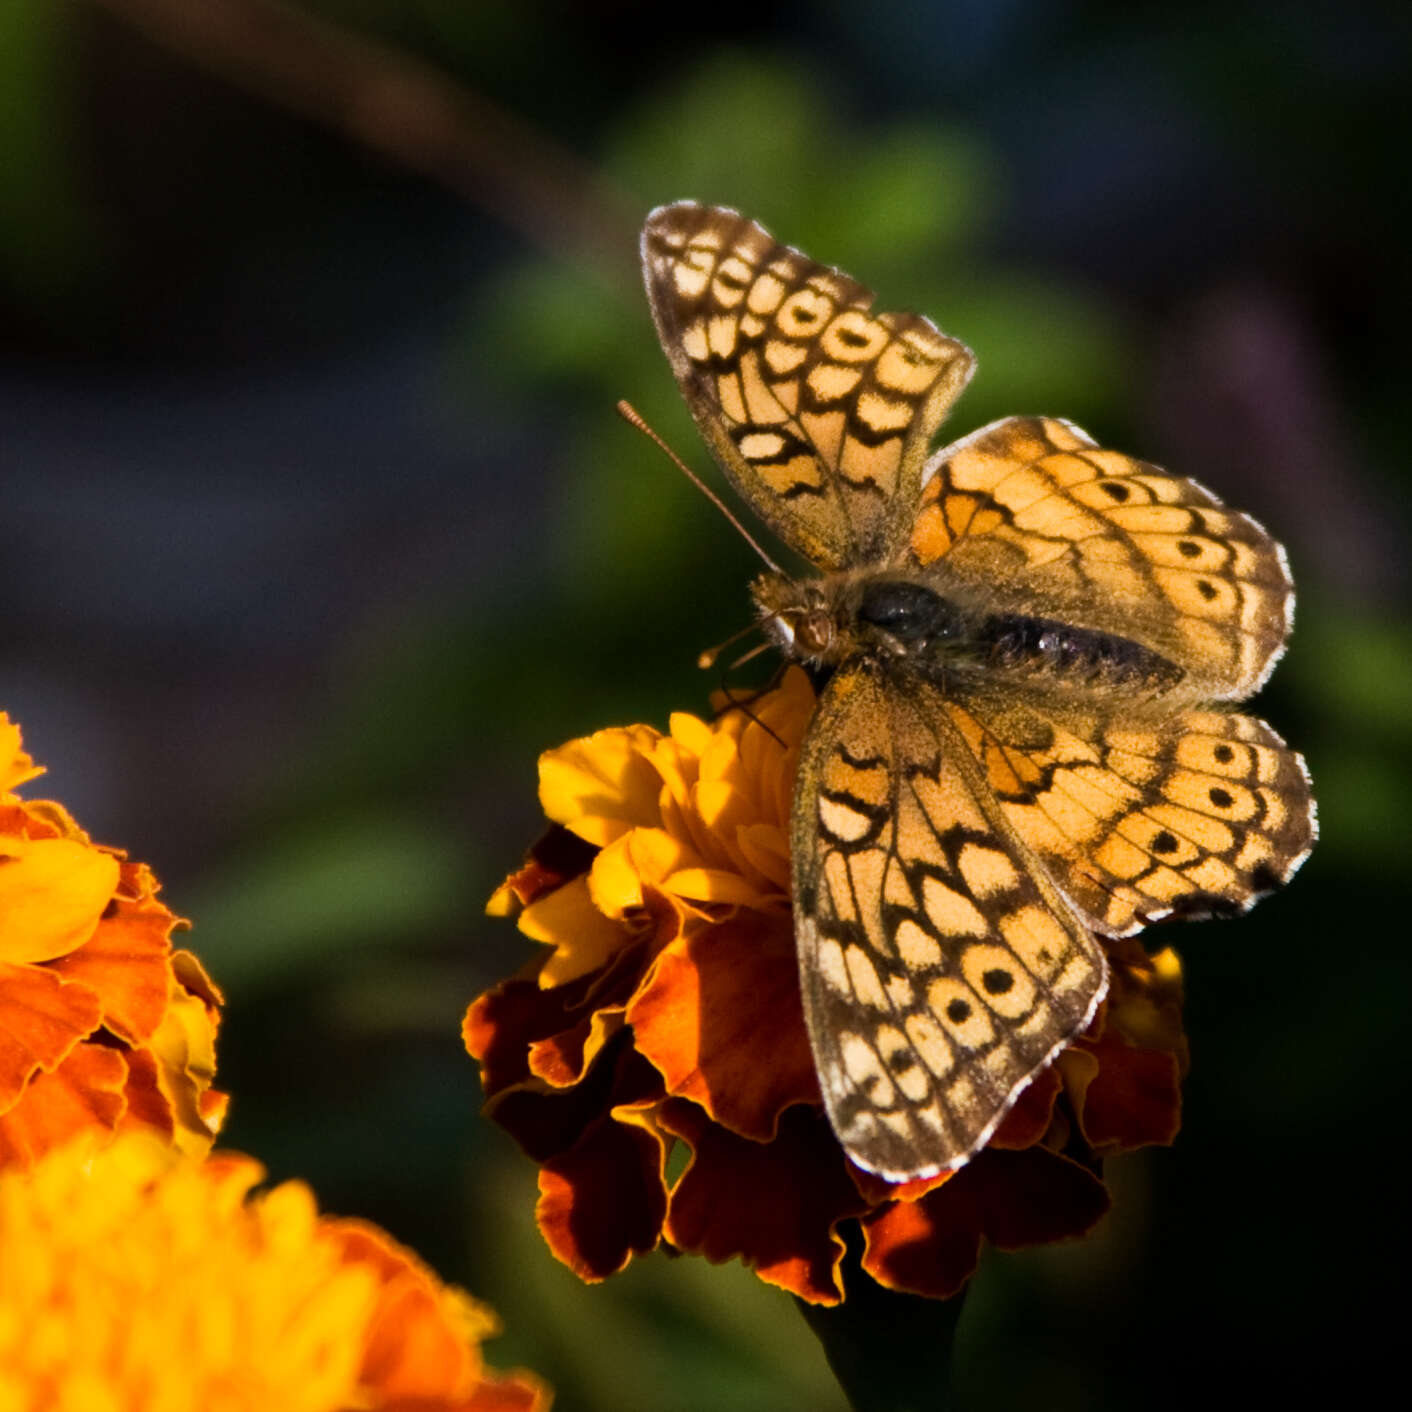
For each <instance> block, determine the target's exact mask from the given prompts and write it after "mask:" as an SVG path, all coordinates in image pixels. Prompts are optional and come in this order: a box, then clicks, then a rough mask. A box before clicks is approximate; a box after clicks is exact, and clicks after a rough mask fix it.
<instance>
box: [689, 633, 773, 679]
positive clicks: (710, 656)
mask: <svg viewBox="0 0 1412 1412" xmlns="http://www.w3.org/2000/svg"><path fill="white" fill-rule="evenodd" d="M759 630H760V624H759V623H746V625H745V626H744V627H743V628H741V630H740V631H739V632H733V633H732V634H731V635H730V636H729V637H728V638H727V639H726V640H725V641H724V642H718V643H717V644H716V645H715V646H714V647H708V648H707V649H706V650H705V651H704V652H703V653H701V655H700V656H699V657H697V659H696V665H697V666H698V667H700V668H701V670H702V671H703V672H709V671H710V670H711V668H712V667H714V666H715V665H716V660H717V658H719V657H720V655H721V653H722V652H724V651H725V650H726V648H727V647H730V646H732V645H734V644H735V643H737V642H739V641H740V639H741V638H743V637H748V636H749V635H750V634H751V633H752V632H758V631H759ZM733 665H737V664H733Z"/></svg>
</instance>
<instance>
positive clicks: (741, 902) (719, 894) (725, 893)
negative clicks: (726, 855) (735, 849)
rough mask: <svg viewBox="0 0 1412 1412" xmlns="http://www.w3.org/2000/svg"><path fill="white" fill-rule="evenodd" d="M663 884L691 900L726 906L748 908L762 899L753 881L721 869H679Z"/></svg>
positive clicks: (673, 892)
mask: <svg viewBox="0 0 1412 1412" xmlns="http://www.w3.org/2000/svg"><path fill="white" fill-rule="evenodd" d="M662 887H663V888H664V889H665V890H666V891H667V892H670V893H672V894H673V895H675V896H677V897H683V898H686V899H688V900H689V901H692V902H702V903H705V902H709V903H718V904H720V905H722V906H728V907H749V906H751V905H754V904H758V903H760V902H761V901H763V898H762V897H761V895H760V889H759V887H758V886H757V885H756V884H755V883H753V882H751V881H750V880H749V879H747V878H744V877H742V876H741V875H740V874H739V873H738V872H737V873H732V872H727V871H726V870H725V869H724V868H679V869H678V870H677V871H676V872H675V873H673V874H672V875H671V877H669V878H668V879H667V880H666V881H665V882H664V883H663V884H662Z"/></svg>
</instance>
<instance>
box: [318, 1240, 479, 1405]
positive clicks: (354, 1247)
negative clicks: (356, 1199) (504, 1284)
mask: <svg viewBox="0 0 1412 1412" xmlns="http://www.w3.org/2000/svg"><path fill="white" fill-rule="evenodd" d="M321 1229H322V1231H323V1233H324V1234H325V1235H327V1236H328V1237H329V1238H331V1239H332V1240H333V1241H334V1243H335V1244H336V1245H337V1246H338V1247H339V1248H340V1250H341V1251H342V1255H343V1259H344V1261H345V1263H347V1264H349V1265H363V1266H367V1267H369V1268H370V1269H372V1270H373V1271H375V1272H376V1274H377V1278H378V1295H377V1305H376V1307H375V1310H374V1313H373V1317H372V1322H371V1324H370V1326H369V1328H368V1331H367V1334H366V1338H365V1344H366V1348H365V1352H364V1355H363V1366H362V1371H361V1373H360V1375H359V1382H360V1383H361V1384H362V1385H363V1386H364V1387H366V1388H368V1389H369V1390H371V1391H373V1392H375V1393H376V1394H377V1396H378V1405H385V1404H388V1403H391V1404H396V1403H400V1402H409V1403H416V1402H421V1403H423V1404H426V1405H431V1406H438V1407H439V1406H442V1405H445V1404H446V1403H455V1402H459V1401H460V1400H461V1399H463V1398H465V1397H466V1396H467V1395H468V1394H469V1393H470V1391H471V1389H472V1387H473V1385H474V1383H475V1381H476V1379H477V1377H478V1376H479V1374H480V1371H481V1360H480V1357H479V1350H478V1349H477V1348H476V1344H475V1341H476V1340H479V1339H481V1338H488V1337H490V1336H492V1335H493V1334H495V1333H498V1332H499V1323H498V1320H496V1319H495V1317H494V1316H493V1315H491V1314H490V1312H489V1310H486V1309H484V1308H483V1306H475V1305H473V1302H472V1301H471V1300H470V1299H469V1298H466V1297H458V1296H459V1291H452V1290H448V1289H446V1288H445V1287H444V1286H443V1285H442V1284H441V1282H440V1281H439V1280H438V1279H437V1278H436V1276H435V1275H434V1274H432V1272H431V1271H430V1270H429V1269H427V1267H426V1266H425V1265H423V1264H422V1263H421V1261H420V1260H418V1259H417V1258H416V1256H415V1255H413V1253H412V1252H411V1251H410V1250H408V1249H406V1247H404V1246H401V1245H399V1244H398V1243H397V1242H396V1241H394V1240H393V1239H392V1237H391V1236H389V1235H388V1234H387V1233H386V1232H385V1231H382V1230H380V1229H379V1228H378V1227H376V1226H373V1225H370V1224H368V1223H367V1222H365V1221H358V1220H346V1219H345V1220H325V1221H324V1222H323V1223H322V1227H321ZM463 1303H464V1305H466V1306H470V1307H471V1308H473V1309H475V1310H477V1311H480V1312H482V1313H483V1316H484V1317H481V1318H468V1317H467V1313H468V1310H467V1309H466V1308H463Z"/></svg>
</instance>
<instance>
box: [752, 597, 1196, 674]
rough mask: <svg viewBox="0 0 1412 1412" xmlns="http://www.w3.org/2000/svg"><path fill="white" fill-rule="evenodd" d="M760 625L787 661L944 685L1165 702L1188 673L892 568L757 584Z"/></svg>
mask: <svg viewBox="0 0 1412 1412" xmlns="http://www.w3.org/2000/svg"><path fill="white" fill-rule="evenodd" d="M752 593H753V594H754V598H755V602H756V606H757V607H758V609H759V611H760V616H761V625H762V627H763V628H764V630H765V632H766V633H767V634H768V635H769V636H770V637H771V638H772V639H773V640H774V641H775V643H776V644H777V645H778V646H779V647H780V649H781V650H782V651H783V652H784V653H785V655H786V656H788V657H790V658H793V659H795V660H798V661H801V662H803V663H804V664H805V665H807V666H810V667H814V668H823V669H829V668H833V667H837V666H838V665H839V664H840V663H842V662H844V661H845V660H850V659H862V660H865V661H871V662H875V663H877V664H878V665H880V666H887V665H889V664H895V665H898V666H905V667H906V668H908V669H910V670H912V671H916V672H919V673H921V674H922V675H923V676H926V677H928V678H931V679H933V680H936V681H938V682H940V683H942V684H945V682H946V681H947V680H948V678H950V679H960V680H964V679H966V678H978V677H984V678H987V679H989V680H991V681H996V680H1005V681H1009V682H1012V683H1014V684H1016V685H1022V684H1025V683H1033V684H1036V685H1043V686H1044V687H1046V688H1051V689H1052V688H1053V687H1055V686H1061V687H1066V688H1069V689H1071V690H1074V691H1078V692H1083V691H1085V690H1091V691H1103V690H1107V689H1109V688H1112V687H1116V686H1123V687H1128V688H1131V689H1136V690H1141V691H1143V692H1146V693H1149V694H1152V695H1161V694H1163V693H1165V692H1167V691H1170V690H1172V689H1173V688H1174V687H1176V686H1177V685H1178V684H1179V683H1180V682H1181V681H1182V679H1183V677H1184V676H1185V675H1186V673H1185V672H1184V670H1183V669H1182V668H1181V667H1180V666H1178V665H1177V664H1176V663H1174V662H1171V661H1168V660H1167V659H1166V658H1165V657H1163V656H1161V655H1160V654H1159V653H1157V652H1154V651H1153V650H1152V649H1151V648H1148V647H1145V646H1144V645H1143V644H1142V643H1139V642H1136V641H1134V640H1133V639H1131V638H1127V637H1122V636H1120V635H1118V634H1115V633H1109V632H1101V631H1098V630H1096V629H1092V628H1082V627H1076V626H1074V625H1073V624H1070V623H1066V622H1062V621H1060V620H1057V619H1053V618H1045V617H1040V616H1036V615H1032V614H1027V613H1023V612H1008V611H997V610H996V609H995V608H994V606H993V605H982V604H978V603H974V602H971V601H968V599H967V596H966V595H965V594H964V593H956V594H949V593H941V592H938V591H937V589H936V588H935V587H933V586H931V585H930V584H927V583H923V582H919V581H918V580H917V579H915V578H909V577H907V576H906V575H905V574H901V573H898V572H897V571H894V570H889V569H869V570H863V571H854V572H846V573H837V574H831V575H827V576H825V577H822V578H817V579H809V580H804V581H802V582H801V581H796V580H794V579H790V578H788V577H786V576H784V575H783V574H764V575H761V577H760V578H759V579H757V580H756V581H755V583H754V585H753V586H752Z"/></svg>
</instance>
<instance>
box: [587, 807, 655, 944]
mask: <svg viewBox="0 0 1412 1412" xmlns="http://www.w3.org/2000/svg"><path fill="white" fill-rule="evenodd" d="M643 832H645V831H644V830H642V829H634V830H633V831H632V832H631V833H627V834H624V835H623V837H622V838H620V839H618V841H617V842H616V843H611V844H609V845H608V847H607V848H605V849H604V850H603V851H602V852H601V853H600V854H599V855H598V856H597V857H596V858H595V859H594V860H593V866H592V867H591V868H590V869H589V870H588V895H589V898H590V899H591V900H592V902H593V905H594V906H595V907H596V908H597V909H598V910H599V912H601V913H602V914H603V915H604V916H605V917H611V918H612V919H613V920H614V921H615V922H620V921H622V919H623V916H624V915H625V914H626V913H628V912H630V911H635V910H636V909H638V908H640V907H641V906H642V905H643V895H642V883H643V871H644V870H643V867H642V864H641V862H640V861H639V859H638V858H637V857H636V856H635V851H634V850H633V848H632V847H631V842H632V841H633V840H635V839H637V838H638V836H639V835H640V834H642V833H643ZM654 832H657V833H659V834H660V831H659V830H654ZM660 837H661V838H662V839H663V840H665V842H666V844H667V847H668V848H669V849H671V850H672V852H673V854H674V855H675V854H676V852H677V850H676V849H675V848H673V845H672V842H671V840H670V839H668V838H667V837H666V835H665V834H660ZM642 852H643V857H644V859H645V860H646V861H647V863H648V865H649V866H650V865H651V862H652V853H653V850H652V847H651V845H650V844H648V843H646V842H645V841H644V843H643V850H642ZM661 876H662V874H661V873H658V872H656V871H655V870H654V871H653V872H651V873H649V874H648V878H649V880H650V881H652V882H655V881H657V879H658V878H660V877H661Z"/></svg>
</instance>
